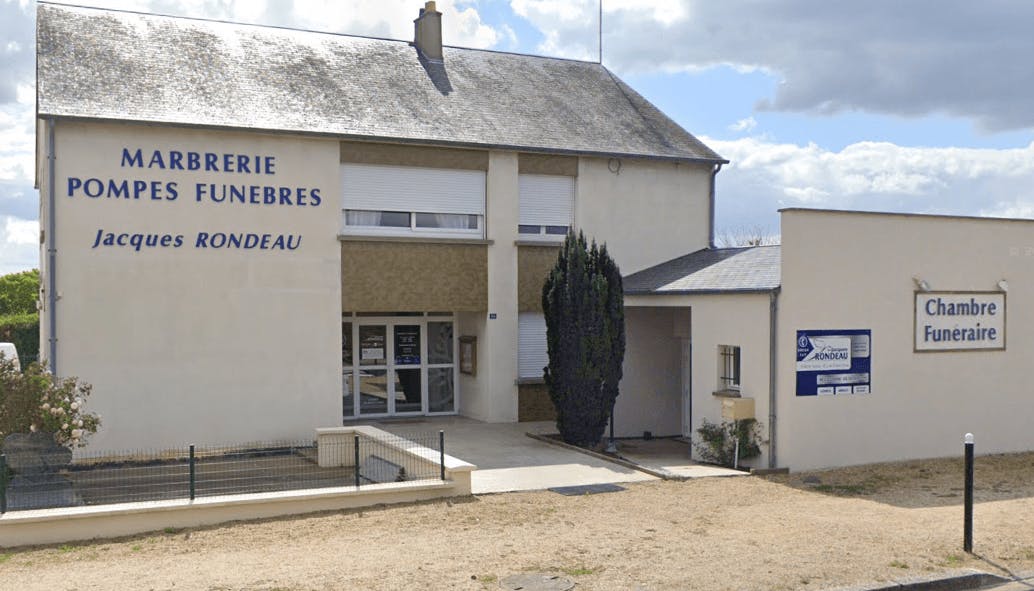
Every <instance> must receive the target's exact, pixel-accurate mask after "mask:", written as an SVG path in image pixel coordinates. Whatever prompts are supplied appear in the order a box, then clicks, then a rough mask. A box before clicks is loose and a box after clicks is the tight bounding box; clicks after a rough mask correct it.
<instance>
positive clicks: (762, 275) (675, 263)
mask: <svg viewBox="0 0 1034 591" xmlns="http://www.w3.org/2000/svg"><path fill="white" fill-rule="evenodd" d="M779 254H780V249H779V246H756V247H746V248H705V249H703V250H698V251H696V252H693V253H690V254H687V255H684V256H681V257H679V258H677V259H672V260H670V261H667V262H664V263H661V264H659V265H656V266H653V267H650V268H649V269H643V270H642V271H639V272H637V273H633V274H631V275H629V276H627V277H625V278H624V279H623V283H624V288H625V294H626V295H682V294H686V295H691V294H706V293H735V292H762V291H772V290H774V289H776V288H778V287H779V283H780V274H779V261H780V257H779Z"/></svg>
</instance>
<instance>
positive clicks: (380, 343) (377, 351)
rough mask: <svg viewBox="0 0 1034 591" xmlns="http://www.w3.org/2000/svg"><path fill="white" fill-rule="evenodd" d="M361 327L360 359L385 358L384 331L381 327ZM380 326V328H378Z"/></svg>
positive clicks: (376, 359)
mask: <svg viewBox="0 0 1034 591" xmlns="http://www.w3.org/2000/svg"><path fill="white" fill-rule="evenodd" d="M366 328H367V327H364V326H361V327H359V359H361V360H362V361H383V360H384V358H385V357H384V331H383V328H381V327H371V328H370V329H369V330H364V329H366ZM376 328H380V330H376Z"/></svg>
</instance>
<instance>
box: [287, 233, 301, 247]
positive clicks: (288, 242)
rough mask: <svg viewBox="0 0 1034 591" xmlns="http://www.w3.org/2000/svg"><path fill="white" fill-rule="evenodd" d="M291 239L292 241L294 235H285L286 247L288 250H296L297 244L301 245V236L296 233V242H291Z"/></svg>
mask: <svg viewBox="0 0 1034 591" xmlns="http://www.w3.org/2000/svg"><path fill="white" fill-rule="evenodd" d="M293 241H294V236H288V237H287V249H288V250H296V249H297V248H298V247H299V246H301V245H302V237H301V235H300V234H299V235H298V242H297V244H292V242H293Z"/></svg>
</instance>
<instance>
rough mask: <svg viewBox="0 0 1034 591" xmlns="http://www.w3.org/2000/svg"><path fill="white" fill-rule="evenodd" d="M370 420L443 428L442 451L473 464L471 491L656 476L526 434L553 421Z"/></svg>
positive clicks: (398, 426)
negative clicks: (443, 440)
mask: <svg viewBox="0 0 1034 591" xmlns="http://www.w3.org/2000/svg"><path fill="white" fill-rule="evenodd" d="M371 424H372V425H374V426H375V427H378V428H380V429H384V430H385V431H388V432H390V433H394V434H396V435H400V436H403V437H407V436H409V435H411V434H412V435H417V434H419V435H425V434H428V433H436V432H438V430H439V429H443V430H445V453H447V454H449V455H451V456H453V457H456V458H459V459H461V460H464V461H467V462H470V463H471V464H474V465H475V466H477V467H478V469H477V470H475V471H474V473H473V474H472V475H471V488H472V490H473V492H474V494H485V493H498V492H509V491H517V490H542V489H546V488H551V487H555V486H576V485H579V484H603V483H608V482H640V481H644V480H656V478H655V477H653V476H650V475H649V474H645V473H643V472H640V471H638V470H632V469H631V468H625V467H623V466H619V465H617V464H615V463H613V462H608V461H606V460H601V459H598V458H594V457H592V456H589V455H586V454H583V453H579V452H577V451H573V450H569V449H564V448H562V447H558V446H555V445H550V444H548V443H544V442H542V441H538V440H535V439H532V438H531V437H528V436H527V435H525V433H527V432H529V431H530V432H535V433H551V432H555V431H556V425H555V424H554V423H552V422H541V423H482V422H480V421H475V420H473V419H468V418H465V417H424V418H419V419H398V420H385V421H376V422H372V423H371Z"/></svg>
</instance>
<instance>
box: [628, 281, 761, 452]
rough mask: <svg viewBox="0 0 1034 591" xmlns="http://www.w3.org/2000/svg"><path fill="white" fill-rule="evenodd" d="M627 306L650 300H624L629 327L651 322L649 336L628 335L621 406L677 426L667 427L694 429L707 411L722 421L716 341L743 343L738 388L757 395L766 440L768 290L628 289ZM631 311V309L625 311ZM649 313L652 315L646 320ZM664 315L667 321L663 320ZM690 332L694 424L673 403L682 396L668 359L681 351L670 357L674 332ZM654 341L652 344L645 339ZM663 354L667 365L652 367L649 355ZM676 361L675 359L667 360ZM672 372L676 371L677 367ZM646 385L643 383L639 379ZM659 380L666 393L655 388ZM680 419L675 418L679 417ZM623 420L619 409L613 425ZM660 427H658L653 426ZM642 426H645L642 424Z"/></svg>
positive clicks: (648, 420)
mask: <svg viewBox="0 0 1034 591" xmlns="http://www.w3.org/2000/svg"><path fill="white" fill-rule="evenodd" d="M625 305H626V306H650V308H639V307H632V308H626V325H627V326H626V330H628V331H629V332H630V333H632V332H633V330H634V331H635V332H636V333H638V332H640V331H644V330H649V336H645V335H643V336H638V335H637V336H636V342H635V343H634V345H635V348H633V341H632V340H631V338H630V339H629V341H628V346H627V352H626V354H625V355H626V361H625V375H626V381H627V380H628V378H629V377H631V380H632V381H631V382H628V383H627V384H626V381H622V384H621V388H622V396H626V394H627V396H626V399H625V400H623V401H622V402H623V404H624V408H625V409H626V410H625V414H626V415H628V414H633V415H634V417H635V421H634V422H635V423H636V424H644V425H646V424H655V425H665V426H667V427H668V428H671V425H672V424H674V426H675V429H674V430H673V431H672V432H671V433H666V434H669V435H670V434H681V435H693V436H694V437H695V436H696V430H697V429H698V428H699V427H700V426H701V425H702V424H703V421H704V419H706V420H707V421H709V422H711V423H721V422H722V420H723V419H722V400H723V398H720V397H717V396H715V395H714V392H716V391H717V390H719V389H720V387H719V386H720V385H719V380H718V363H719V356H718V346H719V345H737V346H739V347H740V348H741V361H740V363H741V366H740V373H741V390H740V395H741V396H742V397H749V398H753V399H754V409H755V417H756V418H757V420H758V423H759V424H760V425H761V427H762V429H761V437H762V440H763V441H764V442H767V440H768V436H769V430H768V422H769V421H768V409H769V406H768V395H769V391H768V385H769V294H767V293H760V294H723V295H696V296H685V295H680V296H630V297H628V298H626V300H625ZM630 310H631V311H634V312H635V314H633V315H629V314H628V311H630ZM644 318H652V319H653V320H654V322H651V323H647V322H644V321H643V320H644ZM664 322H667V324H666V325H665V324H664ZM690 335H691V351H692V353H691V355H692V360H691V362H692V368H691V369H692V403H693V408H692V425H686V424H685V423H684V409H683V407H682V406H681V405H680V406H678V407H676V406H674V405H673V402H675V401H681V388H680V386H681V380H677V379H671V377H670V374H671V373H672V371H673V370H672V369H671V368H672V367H673V368H674V371H675V372H677V371H678V370H679V368H680V367H681V365H680V364H681V363H683V362H688V361H689V360H685V361H684V360H683V359H681V358H678V359H676V360H675V361H674V362H672V361H671V360H670V359H668V358H669V355H670V354H676V355H679V357H681V355H680V353H679V347H680V339H679V337H683V336H690ZM648 343H654V344H655V347H654V349H653V350H650V349H649V348H647V347H644V345H646V344H648ZM657 355H660V356H662V358H664V359H666V360H667V361H665V365H664V366H662V367H657V361H656V360H654V356H657ZM673 363H674V365H672V364H673ZM675 375H676V377H677V375H678V374H677V373H676V374H675ZM643 385H645V387H644V386H643ZM660 388H663V389H664V392H665V394H664V395H663V396H659V395H658V393H657V392H658V389H660ZM676 421H677V422H676ZM621 422H622V415H621V414H620V413H619V414H618V421H617V423H616V425H617V426H620V425H621ZM645 428H647V429H650V430H652V431H654V432H655V433H657V428H656V427H655V428H650V427H645ZM639 433H640V434H641V433H642V430H641V429H640V431H639ZM767 461H768V451H767V445H764V444H763V445H762V455H761V457H759V458H755V459H753V460H750V461H748V462H746V465H752V466H766V465H767Z"/></svg>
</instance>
